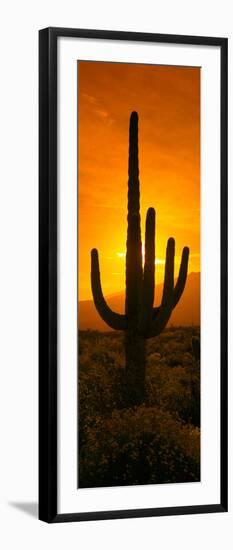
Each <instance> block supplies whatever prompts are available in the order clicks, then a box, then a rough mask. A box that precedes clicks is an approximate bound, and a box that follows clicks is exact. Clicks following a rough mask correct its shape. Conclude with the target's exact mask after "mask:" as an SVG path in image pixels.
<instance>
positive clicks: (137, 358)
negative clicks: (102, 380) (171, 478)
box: [125, 112, 146, 404]
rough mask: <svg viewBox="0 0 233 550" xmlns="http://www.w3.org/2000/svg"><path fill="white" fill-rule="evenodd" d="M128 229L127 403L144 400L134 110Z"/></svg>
mask: <svg viewBox="0 0 233 550" xmlns="http://www.w3.org/2000/svg"><path fill="white" fill-rule="evenodd" d="M128 170H129V174H128V175H129V179H128V217H127V221H128V230H127V242H126V296H125V313H126V316H127V319H128V326H127V330H126V334H125V360H126V364H125V369H126V384H127V387H128V388H129V391H128V394H129V395H128V397H129V402H131V403H133V404H134V403H138V402H140V401H142V400H143V397H144V387H145V360H146V355H145V337H144V335H143V334H142V332H141V330H140V326H139V322H140V321H139V320H140V312H141V309H142V289H143V269H142V241H141V220H140V190H139V167H138V115H137V113H135V112H133V113H132V114H131V117H130V128H129V168H128Z"/></svg>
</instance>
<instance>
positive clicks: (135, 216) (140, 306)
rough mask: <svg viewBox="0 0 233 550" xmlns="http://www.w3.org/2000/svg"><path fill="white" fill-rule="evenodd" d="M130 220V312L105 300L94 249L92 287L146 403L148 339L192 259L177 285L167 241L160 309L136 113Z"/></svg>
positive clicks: (130, 379) (136, 393) (134, 393)
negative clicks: (143, 206)
mask: <svg viewBox="0 0 233 550" xmlns="http://www.w3.org/2000/svg"><path fill="white" fill-rule="evenodd" d="M127 220H128V230H127V243H126V296H125V314H119V313H115V312H113V311H112V310H111V309H110V308H109V306H108V305H107V303H106V301H105V299H104V296H103V293H102V288H101V281H100V270H99V258H98V251H97V250H96V249H95V248H94V249H93V250H92V251H91V286H92V294H93V300H94V303H95V307H96V309H97V311H98V313H99V315H100V316H101V317H102V319H103V320H104V321H105V322H106V323H107V324H108V325H109V326H110V327H111V328H112V329H116V330H122V331H125V358H126V364H125V372H126V382H127V386H128V395H129V402H130V403H131V404H132V405H133V404H138V403H140V402H142V401H143V399H144V391H145V364H146V339H147V338H152V337H154V336H157V335H158V334H160V332H162V330H163V329H164V328H165V326H166V324H167V322H168V320H169V318H170V316H171V313H172V311H173V309H174V307H175V306H176V305H177V303H178V302H179V299H180V297H181V295H182V293H183V290H184V287H185V283H186V278H187V270H188V257H189V249H188V248H187V247H185V248H184V249H183V253H182V259H181V264H180V270H179V275H178V279H177V282H176V285H175V286H174V256H175V241H174V239H173V238H170V239H168V242H167V250H166V263H165V276H164V287H163V295H162V300H161V305H160V306H159V307H154V290H155V210H154V208H149V209H148V211H147V216H146V232H145V262H144V266H143V260H142V242H141V223H140V189H139V167H138V114H137V113H136V112H132V113H131V116H130V128H129V179H128V218H127Z"/></svg>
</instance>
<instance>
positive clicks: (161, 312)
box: [146, 239, 189, 338]
mask: <svg viewBox="0 0 233 550" xmlns="http://www.w3.org/2000/svg"><path fill="white" fill-rule="evenodd" d="M174 255H175V241H174V239H168V243H167V251H166V265H165V277H164V288H163V296H162V302H161V306H160V307H155V308H153V313H152V322H151V326H150V329H149V331H148V333H147V336H146V337H147V338H152V337H154V336H157V335H158V334H160V332H161V331H162V330H163V329H164V328H165V326H166V324H167V323H168V321H169V319H170V317H171V314H172V311H173V309H174V308H175V306H176V305H177V304H178V302H179V300H180V298H181V296H182V293H183V291H184V288H185V283H186V279H187V272H188V258H189V249H188V248H187V247H185V248H184V249H183V253H182V259H181V264H180V270H179V276H178V279H177V282H176V285H175V288H174Z"/></svg>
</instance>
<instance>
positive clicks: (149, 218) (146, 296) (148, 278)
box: [140, 208, 155, 332]
mask: <svg viewBox="0 0 233 550" xmlns="http://www.w3.org/2000/svg"><path fill="white" fill-rule="evenodd" d="M154 289H155V210H154V208H149V209H148V211H147V215H146V231H145V263H144V273H143V289H142V309H141V315H140V329H141V330H142V331H143V332H147V330H148V327H149V326H150V323H151V320H152V312H153V304H154Z"/></svg>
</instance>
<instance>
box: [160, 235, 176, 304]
mask: <svg viewBox="0 0 233 550" xmlns="http://www.w3.org/2000/svg"><path fill="white" fill-rule="evenodd" d="M174 256H175V241H174V239H173V238H172V237H171V238H170V239H168V241H167V250H166V263H165V274H164V285H163V296H162V306H166V305H167V304H172V300H173V290H174Z"/></svg>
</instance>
